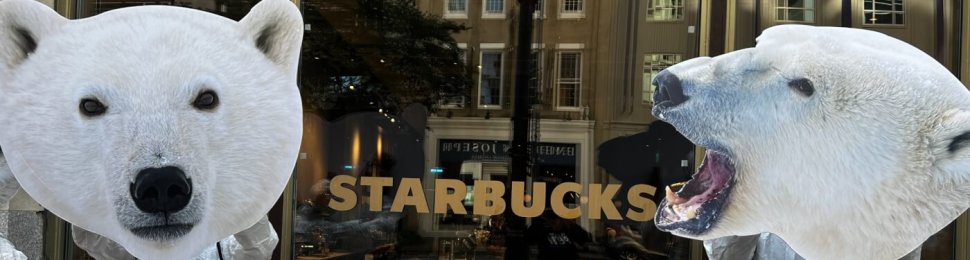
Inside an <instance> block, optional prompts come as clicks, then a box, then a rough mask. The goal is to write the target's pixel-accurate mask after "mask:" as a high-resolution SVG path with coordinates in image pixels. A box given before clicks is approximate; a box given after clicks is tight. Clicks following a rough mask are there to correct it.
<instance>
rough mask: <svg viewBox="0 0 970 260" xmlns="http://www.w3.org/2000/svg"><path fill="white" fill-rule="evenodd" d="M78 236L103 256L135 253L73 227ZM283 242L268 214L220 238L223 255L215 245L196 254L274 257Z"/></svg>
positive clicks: (211, 258)
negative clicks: (247, 226)
mask: <svg viewBox="0 0 970 260" xmlns="http://www.w3.org/2000/svg"><path fill="white" fill-rule="evenodd" d="M71 231H72V233H73V236H74V243H75V244H77V246H78V247H80V248H81V249H84V251H87V252H88V254H89V255H91V256H92V257H94V258H95V259H99V260H131V259H136V258H135V257H134V256H132V255H131V254H129V253H128V251H125V249H124V248H123V247H121V245H119V244H118V243H115V242H114V241H111V240H110V239H108V238H106V237H103V236H100V235H98V234H95V233H91V232H90V231H87V230H84V229H81V228H78V227H73V228H72V229H71ZM277 243H279V237H278V236H277V235H276V230H274V229H273V226H272V225H270V223H269V220H268V219H267V218H266V216H263V218H262V219H260V220H259V222H256V224H255V225H253V226H252V227H250V228H248V229H246V230H243V231H241V232H239V233H236V234H235V235H232V236H230V237H227V238H225V239H223V240H222V241H220V242H219V246H220V247H221V248H222V257H221V258H220V256H219V249H217V248H216V245H212V246H211V247H209V248H207V249H206V250H205V251H203V252H202V255H199V256H198V257H196V258H195V259H196V260H219V259H223V260H230V259H235V260H249V259H270V258H272V255H273V249H275V248H276V244H277Z"/></svg>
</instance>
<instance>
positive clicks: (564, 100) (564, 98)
mask: <svg viewBox="0 0 970 260" xmlns="http://www.w3.org/2000/svg"><path fill="white" fill-rule="evenodd" d="M581 67H582V54H581V53H580V52H579V51H562V52H559V73H558V74H559V75H558V77H557V79H556V82H557V88H556V107H557V108H578V107H579V91H580V89H581V86H582V83H581V82H582V71H581V69H582V68H581Z"/></svg>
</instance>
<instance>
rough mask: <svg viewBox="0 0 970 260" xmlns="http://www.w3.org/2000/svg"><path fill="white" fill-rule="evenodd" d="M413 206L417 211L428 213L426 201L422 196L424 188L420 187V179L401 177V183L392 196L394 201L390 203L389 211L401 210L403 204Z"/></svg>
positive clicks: (402, 209)
mask: <svg viewBox="0 0 970 260" xmlns="http://www.w3.org/2000/svg"><path fill="white" fill-rule="evenodd" d="M405 205H410V206H414V208H415V210H417V211H418V213H428V212H430V211H429V210H428V201H427V200H425V197H424V189H422V188H421V179H418V178H402V179H401V185H400V186H399V187H398V188H397V194H396V195H395V196H394V203H392V204H391V211H393V212H402V211H404V206H405Z"/></svg>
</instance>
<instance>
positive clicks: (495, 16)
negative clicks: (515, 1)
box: [482, 0, 509, 19]
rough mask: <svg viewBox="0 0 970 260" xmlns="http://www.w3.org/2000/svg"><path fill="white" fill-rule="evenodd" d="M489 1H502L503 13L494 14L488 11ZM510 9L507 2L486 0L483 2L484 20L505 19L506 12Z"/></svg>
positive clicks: (505, 0) (503, 0) (504, 0)
mask: <svg viewBox="0 0 970 260" xmlns="http://www.w3.org/2000/svg"><path fill="white" fill-rule="evenodd" d="M488 1H501V2H502V12H498V13H494V12H489V11H488ZM508 9H509V5H508V1H507V0H484V1H482V19H505V12H506V10H508Z"/></svg>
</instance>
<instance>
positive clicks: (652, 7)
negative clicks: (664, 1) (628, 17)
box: [644, 0, 687, 23]
mask: <svg viewBox="0 0 970 260" xmlns="http://www.w3.org/2000/svg"><path fill="white" fill-rule="evenodd" d="M658 1H661V0H650V1H648V2H647V4H646V8H647V9H646V10H645V11H644V19H645V20H646V21H647V22H649V23H664V22H682V21H684V16H686V14H685V12H686V11H687V4H686V3H684V1H686V0H668V1H670V2H672V1H680V5H673V4H671V5H666V6H665V5H657V4H656V3H657V2H658ZM665 8H675V10H676V9H680V16H679V17H677V19H655V18H653V17H655V16H654V15H649V14H650V12H657V11H658V10H662V9H665Z"/></svg>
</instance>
